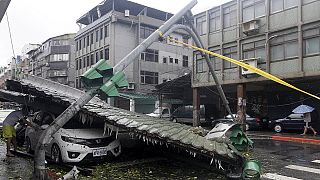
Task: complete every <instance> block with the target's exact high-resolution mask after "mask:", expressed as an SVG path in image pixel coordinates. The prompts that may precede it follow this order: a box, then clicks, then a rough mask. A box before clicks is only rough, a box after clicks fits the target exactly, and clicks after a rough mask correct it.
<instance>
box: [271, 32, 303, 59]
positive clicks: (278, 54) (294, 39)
mask: <svg viewBox="0 0 320 180" xmlns="http://www.w3.org/2000/svg"><path fill="white" fill-rule="evenodd" d="M297 56H298V33H291V34H287V35H283V36H278V37H276V38H274V39H273V40H271V61H281V60H285V59H288V58H294V57H297Z"/></svg>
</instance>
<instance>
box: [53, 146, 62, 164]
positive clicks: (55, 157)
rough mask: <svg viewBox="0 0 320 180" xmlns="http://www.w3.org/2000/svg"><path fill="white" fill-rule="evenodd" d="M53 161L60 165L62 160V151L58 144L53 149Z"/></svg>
mask: <svg viewBox="0 0 320 180" xmlns="http://www.w3.org/2000/svg"><path fill="white" fill-rule="evenodd" d="M51 159H52V160H53V162H55V163H60V162H61V161H62V160H61V151H60V148H59V146H58V145H57V144H54V145H52V148H51Z"/></svg>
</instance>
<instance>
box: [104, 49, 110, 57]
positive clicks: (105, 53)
mask: <svg viewBox="0 0 320 180" xmlns="http://www.w3.org/2000/svg"><path fill="white" fill-rule="evenodd" d="M104 59H105V60H109V48H106V49H104Z"/></svg>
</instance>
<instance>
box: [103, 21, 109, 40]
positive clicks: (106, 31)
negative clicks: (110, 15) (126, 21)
mask: <svg viewBox="0 0 320 180" xmlns="http://www.w3.org/2000/svg"><path fill="white" fill-rule="evenodd" d="M104 37H105V38H106V37H109V24H108V25H106V26H104Z"/></svg>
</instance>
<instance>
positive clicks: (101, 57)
mask: <svg viewBox="0 0 320 180" xmlns="http://www.w3.org/2000/svg"><path fill="white" fill-rule="evenodd" d="M100 59H103V50H101V51H100Z"/></svg>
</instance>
